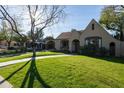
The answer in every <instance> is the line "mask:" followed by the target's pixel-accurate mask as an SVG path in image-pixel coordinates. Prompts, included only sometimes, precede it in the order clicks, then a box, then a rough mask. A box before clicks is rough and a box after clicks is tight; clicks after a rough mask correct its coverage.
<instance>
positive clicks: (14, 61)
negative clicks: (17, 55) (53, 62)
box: [0, 54, 72, 68]
mask: <svg viewBox="0 0 124 93" xmlns="http://www.w3.org/2000/svg"><path fill="white" fill-rule="evenodd" d="M64 56H72V55H68V54H64V55H50V56H39V57H36V59H44V58H54V57H64ZM29 60H31V58H24V59H19V60H12V61H7V62H1V63H0V68H1V67H4V66H8V65H11V64H16V63H22V62H27V61H29Z"/></svg>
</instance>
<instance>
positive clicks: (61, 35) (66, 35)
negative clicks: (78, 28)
mask: <svg viewBox="0 0 124 93" xmlns="http://www.w3.org/2000/svg"><path fill="white" fill-rule="evenodd" d="M70 37H71V32H63V33H61V34H60V35H59V36H58V37H57V39H68V38H70Z"/></svg>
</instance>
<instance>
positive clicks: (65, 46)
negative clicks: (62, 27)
mask: <svg viewBox="0 0 124 93" xmlns="http://www.w3.org/2000/svg"><path fill="white" fill-rule="evenodd" d="M54 42H55V49H56V50H58V51H61V50H68V51H70V52H78V51H79V50H80V47H81V46H85V45H89V44H92V45H95V46H96V47H98V48H100V47H105V48H106V49H108V50H109V51H110V55H114V56H119V57H120V56H124V42H122V41H119V40H117V39H115V38H114V37H112V36H111V35H110V34H109V33H108V32H107V31H106V30H105V29H104V28H103V27H102V26H101V25H100V24H99V23H98V22H96V21H95V20H94V19H92V20H91V22H90V23H89V24H88V26H87V27H86V28H85V29H84V30H81V31H76V30H72V31H71V32H63V33H61V34H60V35H59V36H58V37H57V38H56V39H55V40H54Z"/></svg>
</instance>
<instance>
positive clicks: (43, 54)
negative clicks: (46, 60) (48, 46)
mask: <svg viewBox="0 0 124 93" xmlns="http://www.w3.org/2000/svg"><path fill="white" fill-rule="evenodd" d="M57 54H63V53H60V52H50V51H47V52H37V53H36V56H48V55H57ZM31 56H32V53H31V52H30V53H25V54H20V55H17V56H11V57H1V58H0V62H6V61H11V60H18V59H23V58H30V57H31Z"/></svg>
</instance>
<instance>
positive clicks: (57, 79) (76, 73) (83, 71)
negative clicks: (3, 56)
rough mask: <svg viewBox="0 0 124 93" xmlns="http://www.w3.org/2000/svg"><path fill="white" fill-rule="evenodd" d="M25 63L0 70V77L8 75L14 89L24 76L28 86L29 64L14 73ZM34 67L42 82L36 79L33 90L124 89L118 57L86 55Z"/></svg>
mask: <svg viewBox="0 0 124 93" xmlns="http://www.w3.org/2000/svg"><path fill="white" fill-rule="evenodd" d="M24 64H26V63H18V64H15V65H10V66H7V67H3V68H1V69H0V75H2V76H3V77H4V78H7V77H8V76H9V78H8V79H7V80H8V81H9V82H10V83H11V84H12V85H13V86H14V87H20V86H21V84H22V82H23V81H24V77H25V76H27V77H28V78H27V82H26V81H25V82H26V84H25V85H26V86H25V87H28V84H29V85H30V82H29V81H31V78H30V79H29V76H28V75H26V73H27V71H28V69H29V66H30V65H31V64H30V62H29V63H28V64H27V65H26V66H24V68H22V69H21V70H19V71H17V69H19V68H20V67H22V66H23V65H24ZM33 66H34V65H33ZM36 68H37V70H38V73H39V74H40V77H41V79H40V81H41V82H39V81H38V80H37V79H35V80H34V82H33V87H46V85H48V86H49V87H53V88H94V87H95V88H99V87H102V88H115V87H116V88H120V87H124V64H123V60H122V59H119V58H92V57H87V56H73V57H72V56H70V57H59V58H47V59H41V60H37V61H36ZM15 71H17V72H15ZM33 71H35V70H33ZM13 72H15V73H13ZM12 73H13V74H12ZM34 76H35V75H34ZM23 84H24V82H23Z"/></svg>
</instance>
